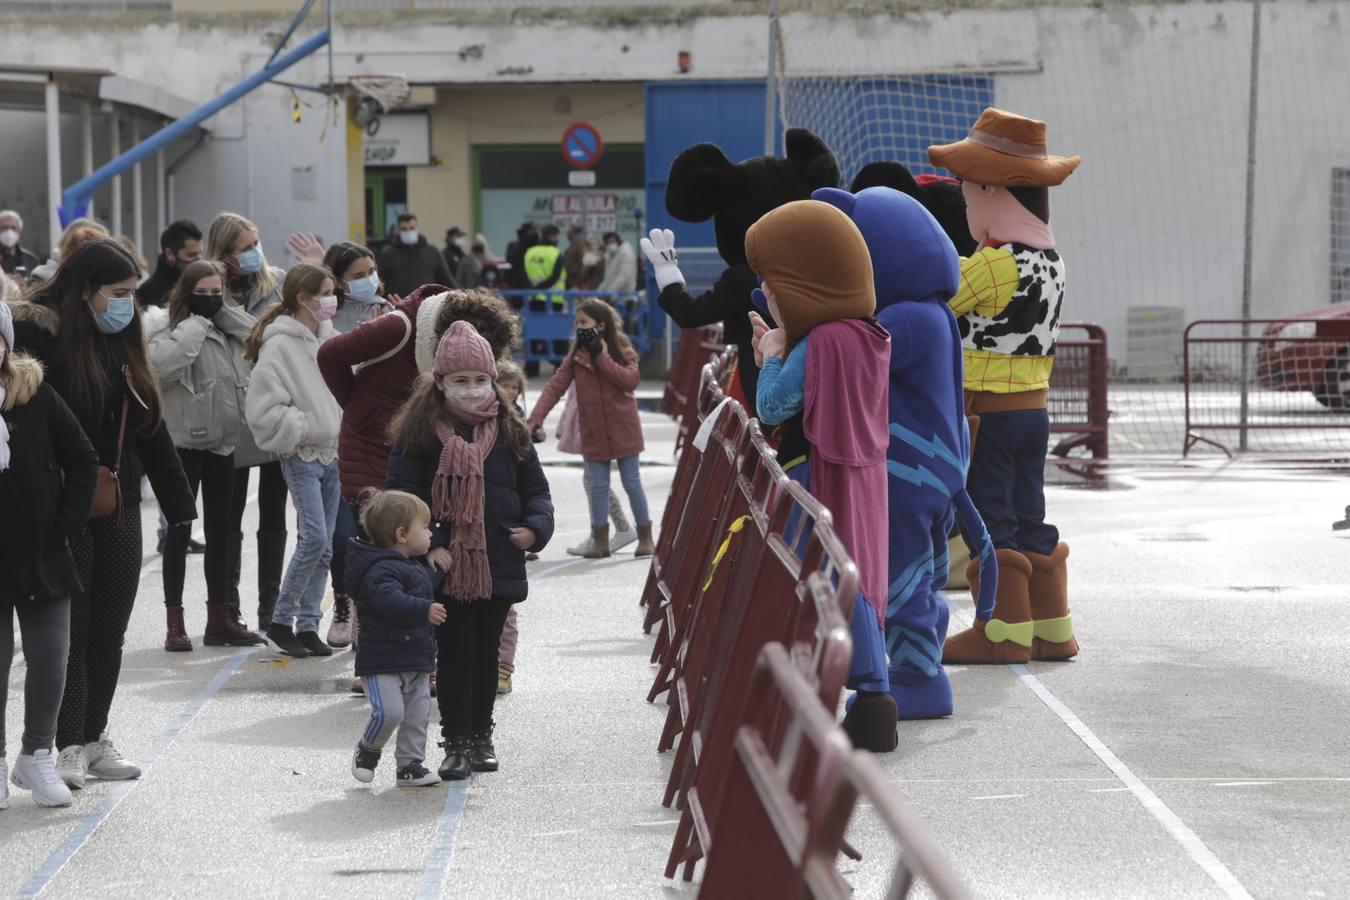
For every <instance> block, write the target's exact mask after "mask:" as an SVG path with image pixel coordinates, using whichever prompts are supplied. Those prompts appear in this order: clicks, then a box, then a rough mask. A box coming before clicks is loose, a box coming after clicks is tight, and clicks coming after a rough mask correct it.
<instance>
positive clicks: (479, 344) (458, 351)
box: [431, 321, 497, 381]
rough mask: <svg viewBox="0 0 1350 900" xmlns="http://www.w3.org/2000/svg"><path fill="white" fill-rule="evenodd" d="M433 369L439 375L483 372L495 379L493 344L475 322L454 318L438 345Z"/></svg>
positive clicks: (495, 366) (495, 363) (495, 365)
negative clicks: (476, 327) (477, 327)
mask: <svg viewBox="0 0 1350 900" xmlns="http://www.w3.org/2000/svg"><path fill="white" fill-rule="evenodd" d="M431 371H432V372H433V373H434V374H435V375H436V377H437V378H439V377H441V376H442V375H449V374H450V373H451V372H483V373H485V374H486V375H488V376H490V377H491V378H492V379H493V380H494V381H495V380H496V378H497V360H496V358H494V357H493V355H492V346H491V345H490V344H488V342H487V340H485V339H484V338H483V336H482V335H481V334H479V333H478V331H477V330H476V329H475V328H474V327H473V326H472V325H470V324H469V323H468V322H463V321H460V322H451V323H450V327H449V328H447V329H445V334H443V335H441V343H440V345H439V346H437V347H436V365H435V366H434V367H433V368H432V370H431Z"/></svg>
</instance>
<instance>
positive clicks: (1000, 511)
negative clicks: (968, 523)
mask: <svg viewBox="0 0 1350 900" xmlns="http://www.w3.org/2000/svg"><path fill="white" fill-rule="evenodd" d="M1049 442H1050V416H1049V414H1047V413H1046V411H1045V410H1043V409H1019V410H1013V411H1011V412H996V413H982V414H981V415H980V439H979V440H977V441H976V442H975V449H974V452H972V454H971V458H970V472H969V474H968V475H967V477H966V491H967V492H968V493H969V494H970V499H971V500H973V501H974V502H975V508H976V509H977V510H979V512H980V517H981V518H983V519H984V524H985V527H986V528H988V529H989V536H990V537H991V538H993V540H994V546H995V547H998V548H999V549H1005V548H1011V549H1013V550H1019V551H1022V552H1024V553H1025V552H1027V551H1030V552H1032V553H1040V554H1044V555H1049V554H1051V553H1053V552H1054V551H1055V547H1056V546H1058V545H1059V529H1057V528H1056V527H1055V526H1054V525H1051V524H1050V523H1049V522H1047V521H1045V447H1046V445H1047V444H1048V443H1049Z"/></svg>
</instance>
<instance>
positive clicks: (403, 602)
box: [346, 538, 436, 676]
mask: <svg viewBox="0 0 1350 900" xmlns="http://www.w3.org/2000/svg"><path fill="white" fill-rule="evenodd" d="M346 575H347V582H346V583H347V586H348V588H350V589H351V592H352V597H353V598H354V599H355V600H356V612H357V616H356V621H357V623H358V627H359V628H360V630H361V633H360V635H359V636H358V638H357V641H356V674H357V675H361V676H366V675H393V674H396V673H398V672H434V671H436V626H435V625H432V624H431V622H430V620H429V619H428V618H427V613H428V612H429V611H430V609H431V604H432V602H433V601H434V590H433V589H432V582H433V575H432V571H431V570H430V569H428V568H427V567H426V565H425V564H424V563H421V562H418V561H417V560H415V559H408V557H406V556H404V555H403V554H401V553H396V552H394V551H393V550H384V549H381V548H380V547H376V546H375V545H374V544H372V543H371V542H370V541H364V540H361V539H360V538H352V539H351V541H350V542H349V543H348V544H347V570H346Z"/></svg>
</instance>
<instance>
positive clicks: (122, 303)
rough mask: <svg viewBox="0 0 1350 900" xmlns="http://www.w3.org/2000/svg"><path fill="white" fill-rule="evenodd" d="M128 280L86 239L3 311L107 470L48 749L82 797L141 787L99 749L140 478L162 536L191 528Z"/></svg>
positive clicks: (113, 751)
mask: <svg viewBox="0 0 1350 900" xmlns="http://www.w3.org/2000/svg"><path fill="white" fill-rule="evenodd" d="M139 278H140V273H139V271H138V270H137V267H136V261H135V260H134V259H132V258H131V255H130V254H129V253H127V251H126V250H125V249H123V248H122V246H121V245H120V244H118V243H117V242H116V241H114V240H111V239H108V238H103V237H96V238H93V239H91V240H89V241H88V242H86V243H85V244H83V245H82V246H80V247H79V248H78V249H76V250H75V251H74V252H72V253H71V254H70V256H69V257H67V258H65V259H63V260H62V262H61V266H60V268H58V269H57V271H56V274H55V276H54V277H53V278H52V280H51V281H48V282H45V283H43V284H41V285H39V286H38V287H37V288H36V289H34V290H33V291H31V292H30V293H29V294H28V296H27V297H26V298H25V302H20V303H16V304H15V305H14V319H15V321H14V343H15V349H18V350H23V351H25V352H27V353H29V354H30V355H32V356H35V357H36V358H37V359H39V360H40V361H41V362H42V363H43V364H44V366H45V367H46V370H47V372H48V373H49V374H50V376H51V382H52V386H53V387H55V388H56V391H57V393H59V394H60V395H61V397H62V399H64V400H65V401H66V403H67V404H68V405H69V406H70V408H71V411H72V412H74V413H75V417H76V418H77V419H78V420H79V422H80V425H81V427H83V429H84V431H85V434H87V435H88V436H89V439H90V441H91V442H92V443H93V445H94V449H95V450H97V451H98V457H99V462H100V464H101V465H102V466H104V467H105V468H106V469H107V470H109V471H108V472H106V473H105V472H100V480H101V481H102V482H103V483H104V484H105V485H107V486H108V488H110V489H111V490H106V491H100V493H102V494H103V496H104V498H105V502H104V503H101V502H100V501H99V500H96V501H95V508H94V515H93V517H92V518H91V520H90V522H89V524H88V526H87V527H86V528H85V529H84V531H83V533H82V534H81V535H80V538H79V540H78V541H76V542H75V544H74V546H73V547H72V548H71V549H72V550H73V552H74V556H75V564H76V568H77V570H78V572H79V578H80V583H81V584H82V585H83V586H84V593H82V594H76V595H75V596H74V597H73V598H72V600H71V610H70V657H69V662H68V664H67V668H66V686H65V694H64V696H63V697H62V700H61V715H60V717H59V719H58V722H57V729H56V746H57V749H58V750H59V751H60V753H59V756H58V758H57V768H58V769H59V770H60V772H61V777H62V779H64V780H65V782H66V784H68V785H70V786H71V787H73V788H79V787H83V786H84V781H85V778H86V777H87V776H89V775H93V776H95V777H97V778H102V779H110V780H120V779H126V778H136V777H138V776H139V775H140V769H138V768H137V767H136V766H134V765H132V764H131V763H130V762H128V761H126V760H125V759H123V758H122V755H121V754H120V753H119V752H118V751H117V748H116V747H114V746H113V744H112V741H111V740H109V739H108V711H109V709H110V708H111V707H112V701H113V695H114V694H115V693H116V691H117V680H118V676H119V674H120V672H121V669H122V641H123V637H124V636H125V634H126V630H127V622H128V620H129V619H130V618H131V609H132V606H133V605H134V604H135V602H136V590H137V587H138V585H139V583H140V574H141V517H140V513H139V506H140V502H141V475H142V473H144V474H146V475H148V476H149V477H150V484H151V486H152V487H153V488H154V491H155V497H156V498H157V499H158V500H159V505H160V508H161V509H163V510H164V515H165V516H166V517H167V519H168V521H169V523H170V525H177V526H183V525H187V524H188V523H190V522H191V521H192V520H193V519H195V518H196V517H197V506H196V503H195V502H194V500H193V497H192V490H191V488H190V487H189V486H188V482H187V478H186V477H185V476H184V475H183V467H182V465H181V464H180V463H179V461H178V454H177V452H176V451H175V450H174V446H173V439H172V438H171V437H170V436H169V430H168V428H166V427H165V425H164V422H163V420H162V418H161V401H160V395H159V385H158V381H157V379H156V378H155V373H154V371H153V370H152V369H151V367H150V360H149V359H148V357H147V355H146V350H145V337H144V333H143V332H142V330H141V318H140V312H139V310H138V309H137V304H136V300H135V297H134V296H133V295H134V293H135V290H136V284H137V282H138V280H139ZM110 473H115V477H110ZM106 501H111V502H110V503H109V502H106ZM101 505H110V506H111V511H109V510H108V509H106V508H105V509H102V510H101V509H100V506H101ZM100 512H101V513H102V514H101V515H100Z"/></svg>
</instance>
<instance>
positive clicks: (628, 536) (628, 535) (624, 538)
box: [586, 525, 638, 553]
mask: <svg viewBox="0 0 1350 900" xmlns="http://www.w3.org/2000/svg"><path fill="white" fill-rule="evenodd" d="M637 539H638V535H637V531H636V530H634V528H633V526H632V525H629V526H628V527H627V528H625V529H624V530H623V531H616V532H615V533H614V536H613V537H611V538H610V539H609V552H610V553H617V552H619V550H621V549H622V548H624V547H627V546H628V545H629V544H636V543H637ZM586 543H587V547H588V549H589V545H590V541H587V542H586Z"/></svg>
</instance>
